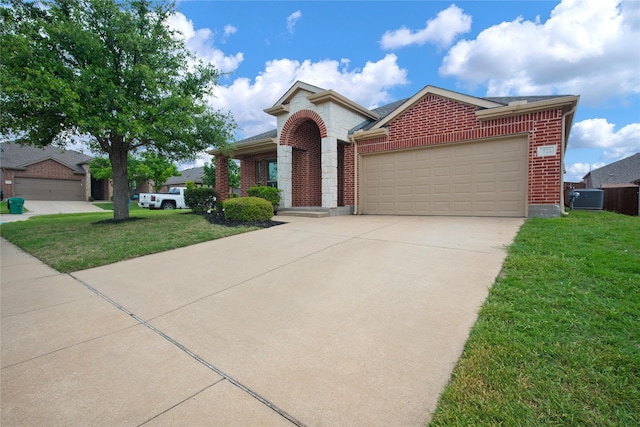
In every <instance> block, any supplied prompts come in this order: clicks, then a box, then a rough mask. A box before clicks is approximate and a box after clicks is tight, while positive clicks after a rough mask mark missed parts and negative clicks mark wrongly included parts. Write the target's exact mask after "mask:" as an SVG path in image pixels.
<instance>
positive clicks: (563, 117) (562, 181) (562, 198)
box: [560, 105, 578, 215]
mask: <svg viewBox="0 0 640 427" xmlns="http://www.w3.org/2000/svg"><path fill="white" fill-rule="evenodd" d="M577 109H578V106H577V105H575V106H574V107H573V108H572V109H571V110H569V111H567V112H566V113H564V114H563V115H562V147H561V148H560V165H561V167H562V175H561V177H562V179H561V180H560V214H561V215H568V214H567V212H566V211H565V209H564V152H565V151H566V149H567V136H566V122H567V116H568V115H569V114H573V113H575V112H576V110H577Z"/></svg>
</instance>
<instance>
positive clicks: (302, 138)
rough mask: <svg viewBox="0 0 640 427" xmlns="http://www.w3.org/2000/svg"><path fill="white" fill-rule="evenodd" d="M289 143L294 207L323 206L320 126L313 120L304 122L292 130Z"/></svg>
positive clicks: (288, 139)
mask: <svg viewBox="0 0 640 427" xmlns="http://www.w3.org/2000/svg"><path fill="white" fill-rule="evenodd" d="M287 142H288V144H289V145H291V146H292V147H293V164H292V170H291V176H292V183H291V184H292V195H291V197H292V204H293V206H322V163H321V162H322V156H321V153H322V147H321V141H320V129H319V127H318V125H317V124H316V123H315V122H313V121H311V120H304V121H302V122H301V123H299V124H298V125H297V126H296V127H294V128H293V129H292V130H291V132H290V133H289V135H288V138H287Z"/></svg>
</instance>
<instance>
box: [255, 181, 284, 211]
mask: <svg viewBox="0 0 640 427" xmlns="http://www.w3.org/2000/svg"><path fill="white" fill-rule="evenodd" d="M281 192H282V190H279V189H277V188H275V187H266V186H264V185H254V186H253V187H251V188H249V189H248V190H247V194H248V195H249V196H251V197H260V198H262V199H265V200H268V201H270V202H271V204H272V205H273V210H274V211H276V210H278V205H279V204H280V193H281Z"/></svg>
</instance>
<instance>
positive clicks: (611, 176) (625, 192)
mask: <svg viewBox="0 0 640 427" xmlns="http://www.w3.org/2000/svg"><path fill="white" fill-rule="evenodd" d="M582 179H583V182H584V183H585V185H586V187H587V188H601V189H602V190H603V191H604V197H603V208H604V210H607V211H612V212H618V213H622V214H625V215H634V216H635V215H640V195H639V188H638V184H640V153H636V154H634V155H632V156H629V157H627V158H624V159H622V160H618V161H617V162H613V163H611V164H608V165H606V166H603V167H601V168H598V169H594V170H592V171H591V172H589V173H588V174H586V175H585V176H584V177H583V178H582Z"/></svg>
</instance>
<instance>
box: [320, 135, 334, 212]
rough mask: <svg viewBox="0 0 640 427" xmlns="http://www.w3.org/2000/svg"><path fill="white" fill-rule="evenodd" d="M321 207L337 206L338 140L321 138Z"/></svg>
mask: <svg viewBox="0 0 640 427" xmlns="http://www.w3.org/2000/svg"><path fill="white" fill-rule="evenodd" d="M322 207H323V208H336V207H338V140H337V139H336V138H334V137H326V138H322Z"/></svg>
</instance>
